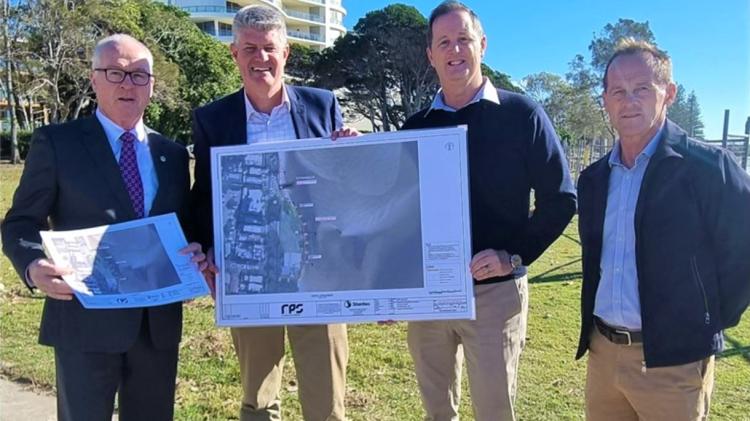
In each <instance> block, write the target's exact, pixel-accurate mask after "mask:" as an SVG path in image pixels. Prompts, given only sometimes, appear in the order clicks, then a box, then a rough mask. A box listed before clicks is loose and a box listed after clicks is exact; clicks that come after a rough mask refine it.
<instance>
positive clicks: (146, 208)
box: [96, 108, 159, 216]
mask: <svg viewBox="0 0 750 421" xmlns="http://www.w3.org/2000/svg"><path fill="white" fill-rule="evenodd" d="M96 118H97V119H98V120H99V123H101V125H102V128H104V134H106V135H107V141H109V146H110V147H111V148H112V153H114V154H115V161H117V162H119V161H120V150H122V141H121V140H120V136H122V134H123V133H125V129H123V128H122V127H120V126H118V125H117V124H115V122H114V121H112V120H110V119H109V118H107V116H105V115H104V114H103V113H102V112H101V111H100V110H99V109H98V108H97V109H96ZM130 131H131V132H132V133H133V134H135V138H136V139H138V142H137V143H136V144H135V159H136V161H138V172H139V173H140V175H141V182H142V183H143V214H144V215H146V216H148V214H149V212H150V211H151V205H152V204H153V203H154V198H155V197H156V192H157V190H158V189H159V179H158V178H157V177H156V169H155V168H154V161H153V159H152V158H151V150H150V149H149V147H148V134H147V133H146V126H144V125H143V120H140V121H139V122H138V123H137V124H136V125H135V127H134V128H133V130H130Z"/></svg>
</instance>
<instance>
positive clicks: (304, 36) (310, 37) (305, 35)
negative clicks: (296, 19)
mask: <svg viewBox="0 0 750 421" xmlns="http://www.w3.org/2000/svg"><path fill="white" fill-rule="evenodd" d="M286 35H287V36H288V37H290V38H298V39H304V40H308V41H316V42H325V41H324V39H323V36H322V35H318V34H311V33H309V32H301V31H291V30H287V31H286Z"/></svg>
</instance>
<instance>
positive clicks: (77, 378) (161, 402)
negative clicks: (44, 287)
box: [55, 312, 178, 421]
mask: <svg viewBox="0 0 750 421" xmlns="http://www.w3.org/2000/svg"><path fill="white" fill-rule="evenodd" d="M146 314H147V313H146V312H144V316H143V322H142V324H141V331H140V333H139V335H138V339H137V340H136V341H135V343H134V344H133V346H132V347H131V348H130V349H129V350H128V351H127V352H124V353H101V352H80V351H75V350H70V349H64V348H60V347H55V368H56V370H57V419H58V421H89V420H90V421H105V420H106V421H110V420H111V419H112V412H113V410H114V402H115V393H117V394H118V407H119V419H120V421H141V420H149V421H161V420H165V421H166V420H172V419H173V413H174V392H175V377H176V376H177V353H178V348H177V347H176V346H175V347H174V348H173V349H166V350H161V349H155V348H154V346H153V344H152V343H151V338H150V334H149V329H148V321H147V316H146Z"/></svg>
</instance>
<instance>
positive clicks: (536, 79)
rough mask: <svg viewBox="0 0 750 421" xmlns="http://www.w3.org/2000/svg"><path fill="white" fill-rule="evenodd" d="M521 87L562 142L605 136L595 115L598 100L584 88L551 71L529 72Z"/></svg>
mask: <svg viewBox="0 0 750 421" xmlns="http://www.w3.org/2000/svg"><path fill="white" fill-rule="evenodd" d="M524 86H525V88H526V93H527V94H528V95H529V96H530V97H532V98H533V99H534V100H535V101H537V102H538V103H540V104H541V105H542V106H543V107H544V110H545V111H546V112H547V115H548V116H549V117H550V120H552V123H553V124H554V126H555V129H556V130H557V132H558V135H559V136H560V138H561V139H562V140H563V142H565V143H567V144H574V143H578V142H580V141H587V140H592V139H596V138H601V137H602V136H606V135H607V126H606V125H605V124H604V123H603V121H602V119H601V118H600V117H599V108H600V106H599V103H598V102H596V100H595V99H594V98H592V97H591V95H590V93H589V90H588V89H580V88H578V87H577V86H576V85H574V84H573V83H571V82H569V81H567V80H565V79H563V78H562V77H560V76H558V75H555V74H551V73H537V74H533V75H529V76H527V77H526V78H525V79H524Z"/></svg>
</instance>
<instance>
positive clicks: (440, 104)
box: [425, 77, 500, 115]
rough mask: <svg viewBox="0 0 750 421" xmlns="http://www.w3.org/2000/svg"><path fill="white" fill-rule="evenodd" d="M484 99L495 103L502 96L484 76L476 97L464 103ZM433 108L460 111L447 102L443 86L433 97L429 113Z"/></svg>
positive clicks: (497, 102) (498, 101)
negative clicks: (444, 97)
mask: <svg viewBox="0 0 750 421" xmlns="http://www.w3.org/2000/svg"><path fill="white" fill-rule="evenodd" d="M482 99H484V100H487V101H490V102H494V103H495V104H499V103H500V97H498V96H497V89H495V86H493V85H492V82H490V80H489V79H488V78H487V77H485V78H484V83H482V87H481V88H480V89H479V91H478V92H477V94H476V95H474V98H472V99H471V101H469V102H468V103H467V104H466V105H464V107H466V106H468V105H470V104H473V103H475V102H479V101H480V100H482ZM432 110H443V111H450V112H456V111H458V110H457V109H455V108H453V107H451V106H450V105H448V104H446V103H445V100H444V99H443V89H442V88H440V90H438V91H437V94H435V98H433V100H432V104H431V106H430V109H429V110H427V112H428V113H429V112H430V111H432ZM425 115H426V114H425Z"/></svg>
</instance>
